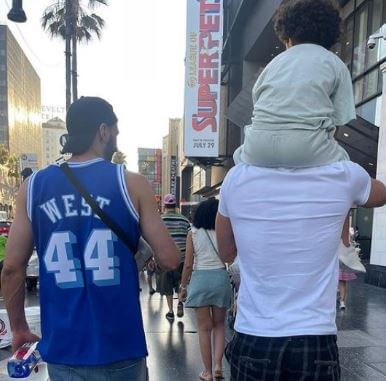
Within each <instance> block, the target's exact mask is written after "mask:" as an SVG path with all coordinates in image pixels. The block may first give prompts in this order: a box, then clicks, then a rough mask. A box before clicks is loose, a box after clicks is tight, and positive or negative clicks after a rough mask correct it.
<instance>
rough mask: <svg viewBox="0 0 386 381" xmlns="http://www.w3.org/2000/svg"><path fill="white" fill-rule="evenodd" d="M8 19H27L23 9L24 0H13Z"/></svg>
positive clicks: (24, 20) (23, 20)
mask: <svg viewBox="0 0 386 381" xmlns="http://www.w3.org/2000/svg"><path fill="white" fill-rule="evenodd" d="M8 19H9V20H11V21H14V22H26V21H27V16H26V15H25V12H24V9H23V0H12V8H11V10H10V11H9V13H8Z"/></svg>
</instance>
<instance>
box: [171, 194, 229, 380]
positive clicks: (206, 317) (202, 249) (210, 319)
mask: <svg viewBox="0 0 386 381" xmlns="http://www.w3.org/2000/svg"><path fill="white" fill-rule="evenodd" d="M217 210H218V200H216V199H209V200H207V201H203V202H202V203H200V204H199V206H198V208H197V210H196V213H195V216H194V219H193V228H192V231H191V233H189V235H188V238H187V244H186V258H185V264H184V269H183V272H182V279H181V286H180V295H179V298H180V301H183V300H185V298H186V297H187V299H186V307H187V308H194V309H195V312H196V319H197V325H198V338H199V342H200V351H201V357H202V362H203V364H204V370H203V372H202V373H201V374H200V376H199V377H200V380H203V381H211V380H213V368H212V354H214V376H215V378H216V379H223V378H224V377H223V372H222V359H223V355H224V346H225V319H226V312H227V310H228V309H229V308H230V305H231V294H232V290H231V285H230V280H229V276H228V273H227V271H226V268H225V265H224V263H223V262H222V261H221V259H220V258H219V256H218V251H217V242H216V234H215V222H216V214H217ZM192 271H193V273H192ZM189 280H190V282H189ZM188 284H189V287H188V288H187V285H188ZM212 339H213V341H212Z"/></svg>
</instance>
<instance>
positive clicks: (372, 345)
mask: <svg viewBox="0 0 386 381" xmlns="http://www.w3.org/2000/svg"><path fill="white" fill-rule="evenodd" d="M142 287H143V292H142V293H141V303H142V311H143V318H144V323H145V330H146V336H147V342H148V348H149V359H148V365H149V371H150V381H170V380H175V381H197V380H198V374H199V373H200V372H201V370H202V367H201V358H200V351H199V345H198V337H197V327H196V324H195V319H194V313H193V311H191V310H186V313H185V316H184V318H182V319H178V318H176V320H175V321H174V323H169V322H168V321H167V320H166V319H165V314H166V312H167V304H166V299H165V298H161V297H160V295H159V294H155V295H153V296H151V297H150V296H149V295H148V289H147V285H146V284H145V283H144V282H142ZM348 292H349V294H348V298H347V303H346V304H347V309H346V311H338V313H337V322H338V327H339V335H338V342H339V347H340V359H341V365H342V380H343V381H359V380H361V381H362V380H363V381H364V380H367V381H381V380H384V381H386V289H381V288H377V287H374V286H369V285H366V284H364V282H363V277H360V279H358V280H357V281H355V282H351V283H349V290H348ZM3 304H4V303H3V302H2V301H1V302H0V308H3ZM36 304H37V297H36V294H35V295H34V294H30V295H29V297H28V301H27V305H28V306H33V305H36ZM228 336H230V333H229V335H228ZM10 354H11V353H10V350H9V349H2V350H0V360H2V359H5V358H7V357H8V356H10ZM4 365H5V362H0V380H1V381H2V380H7V379H8V378H7V377H5V376H4ZM224 370H225V375H226V379H227V380H229V368H228V366H227V364H226V361H225V360H224ZM34 379H36V378H34ZM41 379H45V378H41ZM36 380H37V379H36Z"/></svg>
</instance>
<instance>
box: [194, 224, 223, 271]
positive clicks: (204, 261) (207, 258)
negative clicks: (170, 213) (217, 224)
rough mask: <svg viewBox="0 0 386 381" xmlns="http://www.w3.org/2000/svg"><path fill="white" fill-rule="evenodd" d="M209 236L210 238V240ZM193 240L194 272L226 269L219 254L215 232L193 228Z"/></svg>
mask: <svg viewBox="0 0 386 381" xmlns="http://www.w3.org/2000/svg"><path fill="white" fill-rule="evenodd" d="M207 234H208V235H209V237H210V238H208V235H207ZM209 239H210V240H209ZM192 240H193V247H194V265H193V269H194V270H216V269H223V268H224V267H225V266H224V263H223V262H222V261H221V259H220V258H219V256H218V254H217V253H218V249H217V240H216V233H215V231H214V230H204V229H196V228H194V227H193V228H192Z"/></svg>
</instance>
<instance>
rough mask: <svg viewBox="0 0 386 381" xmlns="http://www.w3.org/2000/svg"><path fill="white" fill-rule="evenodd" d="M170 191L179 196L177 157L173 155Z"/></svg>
mask: <svg viewBox="0 0 386 381" xmlns="http://www.w3.org/2000/svg"><path fill="white" fill-rule="evenodd" d="M170 193H171V194H173V195H174V196H177V157H176V156H172V157H171V161H170Z"/></svg>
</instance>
